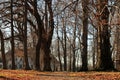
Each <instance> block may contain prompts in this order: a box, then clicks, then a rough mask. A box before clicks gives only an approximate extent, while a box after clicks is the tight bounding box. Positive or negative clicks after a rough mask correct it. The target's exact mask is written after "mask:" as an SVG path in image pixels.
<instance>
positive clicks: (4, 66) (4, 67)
mask: <svg viewBox="0 0 120 80" xmlns="http://www.w3.org/2000/svg"><path fill="white" fill-rule="evenodd" d="M0 37H1V53H2V62H3V69H7V65H6V57H5V47H4V38H3V33H2V31H1V30H0Z"/></svg>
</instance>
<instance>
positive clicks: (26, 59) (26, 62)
mask: <svg viewBox="0 0 120 80" xmlns="http://www.w3.org/2000/svg"><path fill="white" fill-rule="evenodd" d="M24 9H25V15H24V41H23V44H24V60H25V70H30V66H29V62H28V51H27V50H28V49H27V0H25V8H24Z"/></svg>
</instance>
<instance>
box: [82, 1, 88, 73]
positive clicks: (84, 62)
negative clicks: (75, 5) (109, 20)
mask: <svg viewBox="0 0 120 80" xmlns="http://www.w3.org/2000/svg"><path fill="white" fill-rule="evenodd" d="M87 5H88V0H84V1H83V2H82V6H83V35H82V42H83V48H82V53H81V57H82V68H81V70H82V71H87V70H88V66H87V64H88V63H87V61H88V59H87V36H88V10H87Z"/></svg>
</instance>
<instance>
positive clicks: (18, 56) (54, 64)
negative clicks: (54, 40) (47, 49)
mask: <svg viewBox="0 0 120 80" xmlns="http://www.w3.org/2000/svg"><path fill="white" fill-rule="evenodd" d="M43 56H44V55H42V54H41V55H40V66H41V69H42V70H43V68H44V63H43V62H44V61H43V58H44V57H43ZM50 56H51V68H52V70H59V61H58V60H57V59H56V57H55V56H53V55H52V54H51V55H50ZM6 62H7V67H8V68H9V69H10V68H11V66H12V59H11V50H10V51H8V52H7V53H6ZM28 62H29V66H30V67H31V69H35V49H28ZM15 65H16V68H17V69H23V68H24V52H23V49H15Z"/></svg>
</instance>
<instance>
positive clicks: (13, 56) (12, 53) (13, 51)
mask: <svg viewBox="0 0 120 80" xmlns="http://www.w3.org/2000/svg"><path fill="white" fill-rule="evenodd" d="M14 48H15V47H14V28H13V0H11V57H12V69H15V49H14Z"/></svg>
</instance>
